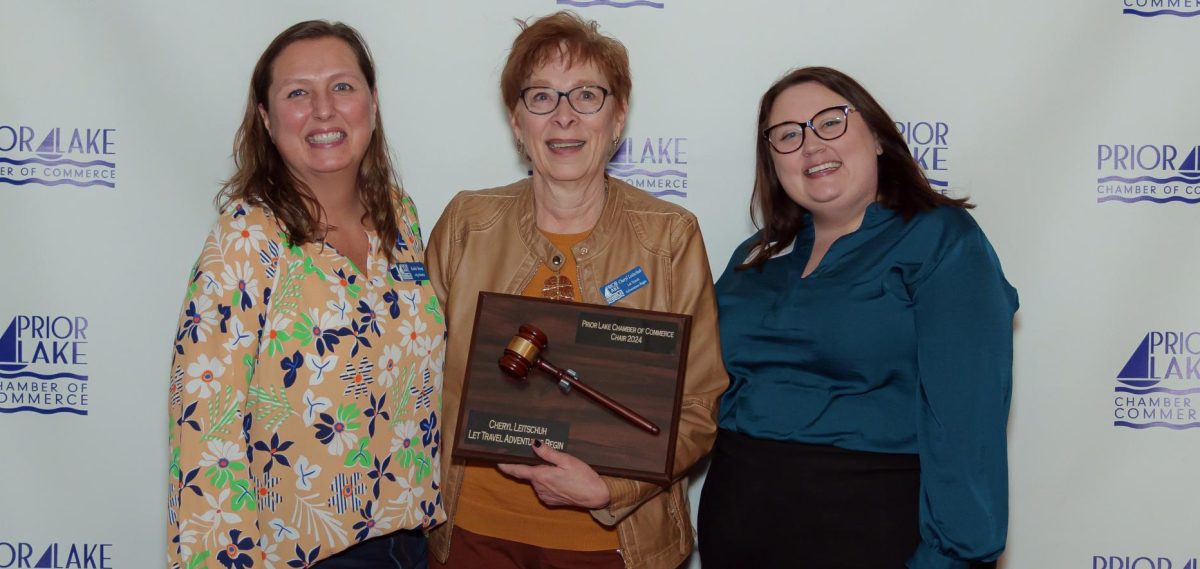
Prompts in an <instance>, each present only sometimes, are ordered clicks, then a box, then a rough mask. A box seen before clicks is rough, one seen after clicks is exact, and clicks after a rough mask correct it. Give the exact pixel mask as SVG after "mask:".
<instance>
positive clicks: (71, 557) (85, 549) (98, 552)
mask: <svg viewBox="0 0 1200 569" xmlns="http://www.w3.org/2000/svg"><path fill="white" fill-rule="evenodd" d="M112 549H113V546H112V544H111V543H58V542H52V543H50V544H44V543H43V544H32V543H28V542H23V541H4V540H3V538H0V569H9V568H12V569H42V568H45V569H73V568H75V567H78V568H80V569H113V568H114V567H115V565H113V564H112V562H113V559H112Z"/></svg>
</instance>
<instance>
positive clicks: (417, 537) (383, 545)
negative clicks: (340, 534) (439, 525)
mask: <svg viewBox="0 0 1200 569" xmlns="http://www.w3.org/2000/svg"><path fill="white" fill-rule="evenodd" d="M427 567H428V565H427V564H426V561H425V534H423V533H421V530H401V531H397V532H394V533H390V534H387V535H382V536H379V537H376V538H374V539H370V540H367V541H364V542H362V543H360V544H358V545H354V546H352V547H351V548H350V549H347V550H345V551H343V552H341V553H338V554H337V555H334V556H333V557H330V558H329V559H326V560H324V561H321V562H320V563H317V564H316V565H314V566H313V569H427Z"/></svg>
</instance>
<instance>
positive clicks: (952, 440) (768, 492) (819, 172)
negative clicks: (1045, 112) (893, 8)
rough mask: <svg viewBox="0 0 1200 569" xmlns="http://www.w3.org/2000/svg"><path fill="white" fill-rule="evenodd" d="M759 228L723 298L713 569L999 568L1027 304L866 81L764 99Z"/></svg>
mask: <svg viewBox="0 0 1200 569" xmlns="http://www.w3.org/2000/svg"><path fill="white" fill-rule="evenodd" d="M758 129H759V132H760V133H761V136H760V137H759V139H758V149H757V157H758V158H757V162H758V163H757V172H756V179H755V187H754V198H753V205H752V208H751V210H752V214H753V215H754V216H755V219H756V222H757V223H758V224H759V226H760V227H761V230H760V231H759V232H758V233H757V234H755V235H754V236H752V237H751V238H750V239H748V240H746V241H745V242H744V243H742V245H741V246H739V247H738V248H737V250H736V251H735V252H734V254H733V258H732V259H731V260H730V262H729V265H728V267H727V268H726V270H725V273H724V274H723V275H722V276H721V278H720V280H719V281H718V282H717V298H718V308H719V313H720V326H721V351H722V355H723V356H724V359H725V367H726V369H727V370H728V372H729V375H730V386H729V390H728V391H726V392H725V394H724V396H723V397H722V399H721V410H720V419H719V421H720V430H719V432H718V435H717V441H716V445H715V447H714V452H713V459H712V465H711V468H710V470H709V472H708V476H707V479H706V482H705V485H704V489H703V493H702V495H701V501H700V519H699V526H700V554H701V560H702V562H703V563H704V566H705V567H706V568H709V567H713V568H720V567H821V568H823V569H824V568H835V567H837V568H863V569H876V568H883V567H909V568H911V569H966V568H968V567H975V566H984V565H985V564H988V562H991V561H993V560H995V559H996V558H997V557H998V556H999V555H1000V553H1001V552H1002V551H1003V550H1004V543H1005V536H1006V532H1007V525H1008V506H1007V499H1008V495H1007V444H1006V435H1005V428H1006V423H1007V418H1008V405H1009V398H1010V393H1011V386H1012V320H1013V314H1014V313H1015V312H1016V310H1017V294H1016V290H1015V289H1013V287H1012V286H1010V285H1009V284H1008V281H1007V280H1005V278H1004V274H1003V272H1002V271H1001V269H1000V262H999V260H998V259H997V257H996V254H995V252H994V251H993V250H992V247H991V245H990V244H989V243H988V240H987V238H986V237H985V236H984V234H983V232H982V231H981V230H980V229H979V226H978V225H977V224H976V223H975V221H974V219H972V218H971V216H970V215H969V214H968V213H967V211H966V210H967V209H968V208H970V207H972V206H971V205H970V204H968V203H967V202H966V200H962V199H953V198H950V197H947V196H945V195H942V194H939V193H938V192H936V191H934V190H933V189H932V188H931V187H930V185H929V183H928V181H927V180H926V179H925V177H924V175H923V174H922V172H921V170H920V168H919V167H918V165H917V164H916V162H915V161H914V160H913V158H912V156H911V155H910V154H909V150H908V148H907V146H906V145H905V143H904V140H903V138H902V137H901V135H900V133H899V131H898V130H897V129H896V127H895V123H894V122H893V121H892V119H891V118H890V117H889V116H888V115H887V113H886V112H885V111H884V110H883V108H882V107H880V105H879V104H878V103H877V102H876V101H875V99H874V98H872V97H871V95H870V94H869V93H867V91H866V90H865V89H864V88H863V87H862V86H861V85H859V84H858V83H857V82H855V81H854V80H853V79H851V78H850V77H848V76H846V75H845V74H843V73H841V72H839V71H836V70H833V69H829V68H823V67H809V68H804V69H799V70H795V71H793V72H791V73H789V74H788V75H787V76H785V77H784V78H782V79H780V80H779V81H778V82H776V83H775V84H774V85H772V86H771V88H770V89H768V90H767V92H766V94H764V95H763V98H762V105H761V107H760V111H759V119H758Z"/></svg>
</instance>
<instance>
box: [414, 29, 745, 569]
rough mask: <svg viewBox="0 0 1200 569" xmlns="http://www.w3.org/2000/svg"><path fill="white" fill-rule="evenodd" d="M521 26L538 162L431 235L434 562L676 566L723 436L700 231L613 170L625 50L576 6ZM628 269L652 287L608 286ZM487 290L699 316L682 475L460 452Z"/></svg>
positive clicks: (519, 64) (517, 118)
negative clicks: (698, 467) (435, 357)
mask: <svg viewBox="0 0 1200 569" xmlns="http://www.w3.org/2000/svg"><path fill="white" fill-rule="evenodd" d="M523 28H524V29H523V30H522V31H521V33H520V34H518V35H517V38H516V39H515V40H514V41H513V45H512V51H511V52H510V53H509V56H508V60H507V62H506V64H505V66H504V71H503V72H502V73H501V76H500V91H501V95H502V97H503V101H504V105H505V108H507V109H508V114H509V125H510V126H511V127H512V133H513V136H514V138H516V141H517V144H516V146H517V151H518V153H520V155H521V157H522V158H523V159H525V160H527V161H528V163H529V166H530V170H531V171H532V175H531V176H530V177H528V178H525V179H522V180H519V181H517V182H515V183H512V184H509V185H507V186H504V187H500V188H493V189H488V190H480V191H473V192H462V193H460V194H459V195H458V196H455V198H454V199H453V200H452V201H451V202H450V204H449V205H447V206H446V210H445V211H444V212H443V213H442V217H441V219H439V220H438V222H437V225H436V226H435V227H434V228H433V232H432V233H431V234H430V237H429V255H428V257H429V267H430V270H429V275H430V278H431V279H432V280H433V285H434V288H435V289H436V290H437V293H438V297H439V298H440V299H441V300H442V301H444V302H445V311H446V321H447V323H448V325H449V328H450V336H449V339H448V345H449V347H450V349H449V353H450V357H449V358H448V359H447V360H446V383H445V386H444V387H445V392H444V393H445V398H444V400H443V402H444V406H445V412H444V416H445V417H446V420H445V422H443V427H444V436H443V439H442V442H443V444H444V445H446V446H445V447H444V448H443V453H442V456H443V466H444V470H443V472H444V475H443V477H442V492H443V495H444V496H445V502H446V511H447V512H448V513H449V514H450V520H449V521H448V522H447V523H445V524H443V525H442V526H441V527H439V528H437V529H436V530H434V531H433V533H431V534H430V537H429V550H430V554H431V557H432V558H433V559H431V562H430V565H431V566H434V567H449V568H455V569H457V568H464V569H473V568H476V567H487V568H488V569H506V568H526V567H528V568H533V567H539V568H540V567H547V568H550V567H561V568H567V567H569V568H583V567H605V568H629V569H634V568H639V569H640V568H646V569H657V568H662V569H674V568H675V567H678V566H679V564H680V563H681V562H682V561H684V560H685V559H686V558H687V556H688V554H689V553H690V552H691V549H692V527H691V523H690V521H689V519H688V518H689V516H688V513H687V512H688V505H687V471H688V470H689V469H690V468H691V467H692V465H694V464H695V463H696V461H697V460H699V459H700V458H701V457H703V456H704V455H705V454H706V453H707V452H708V450H709V447H710V446H711V444H712V437H713V436H714V434H715V431H716V399H717V397H718V396H719V395H720V393H721V391H722V390H724V389H725V386H726V378H725V373H724V370H723V369H722V368H721V360H720V356H719V354H718V353H717V352H716V345H717V335H716V334H717V323H716V304H715V302H714V298H713V289H712V276H711V273H710V272H709V267H708V258H707V255H706V253H705V251H704V242H703V240H702V239H701V236H700V229H699V226H698V224H697V223H696V218H695V216H693V215H692V214H691V213H689V212H688V211H687V210H685V209H683V208H682V207H679V206H677V205H675V204H671V203H667V202H665V201H662V200H659V199H657V198H654V197H652V196H649V195H647V194H646V193H645V192H643V191H641V190H639V189H637V188H634V187H632V186H630V185H628V184H625V183H624V182H622V181H620V180H616V179H612V178H609V177H608V176H607V175H606V174H605V170H606V166H607V164H608V160H609V158H610V157H611V156H612V154H613V151H614V150H615V149H616V145H617V143H618V141H619V140H620V138H621V130H622V128H623V127H624V126H625V116H626V111H627V110H628V105H629V93H630V89H631V87H632V82H631V80H630V73H629V58H628V56H627V55H626V51H625V47H624V46H623V45H621V43H620V42H618V41H617V40H615V39H613V38H610V37H608V36H605V35H603V34H601V33H600V31H599V30H598V29H597V26H596V24H595V23H594V22H589V21H586V20H583V19H582V18H580V17H579V16H577V15H575V14H572V13H570V12H559V13H556V14H552V15H549V16H546V17H544V18H541V19H538V20H537V21H535V22H533V23H532V24H529V25H528V26H523ZM631 271H636V273H637V274H641V275H642V276H643V278H642V279H639V282H640V283H641V285H644V286H640V288H636V289H635V288H632V287H631V288H629V289H627V290H626V292H628V294H626V295H625V296H623V297H620V298H619V299H616V298H614V299H611V302H610V301H609V300H606V298H605V295H604V294H603V289H604V287H605V285H606V284H608V283H613V282H616V281H617V280H618V279H619V278H621V277H622V275H623V274H630V272H631ZM480 291H494V292H502V293H508V294H520V295H525V296H533V297H539V298H550V299H554V300H566V301H572V300H573V301H576V302H584V303H591V304H602V305H603V304H609V303H617V304H616V306H620V307H628V308H638V309H646V310H658V311H666V312H674V313H682V314H690V315H691V316H692V327H691V339H690V343H689V344H688V351H687V356H686V357H687V374H686V377H685V379H684V384H683V395H682V406H681V409H680V411H679V426H678V436H677V437H676V439H675V444H676V447H675V462H674V464H673V468H672V471H673V472H674V475H675V476H676V478H675V480H673V481H672V482H671V483H670V484H668V485H658V484H652V483H648V482H641V481H637V480H631V479H627V478H619V477H610V476H600V475H599V474H597V473H596V471H595V470H593V469H592V468H591V467H590V466H588V465H587V464H586V463H584V462H583V461H581V460H579V459H578V458H576V457H574V456H572V455H570V454H569V453H567V452H560V451H557V450H554V449H551V448H550V445H546V444H534V445H533V446H534V448H533V449H532V451H533V453H534V454H536V455H537V457H538V458H540V459H541V460H543V461H545V464H541V465H537V466H527V465H519V464H502V465H500V466H499V467H498V468H497V466H496V465H494V464H488V463H483V462H476V461H464V460H451V453H450V448H449V447H450V446H451V445H453V444H454V440H455V439H454V433H455V432H456V430H457V429H462V428H464V426H463V425H458V424H456V422H457V417H458V412H459V407H460V405H461V398H462V395H463V391H464V373H465V371H466V367H467V361H466V360H467V357H466V356H467V352H468V346H469V343H470V340H471V330H472V328H473V323H474V317H475V307H476V303H477V300H478V298H479V292H480ZM663 431H664V434H665V433H669V432H672V431H671V430H670V429H668V428H664V429H663Z"/></svg>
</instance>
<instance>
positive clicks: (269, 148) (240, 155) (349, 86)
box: [167, 21, 445, 569]
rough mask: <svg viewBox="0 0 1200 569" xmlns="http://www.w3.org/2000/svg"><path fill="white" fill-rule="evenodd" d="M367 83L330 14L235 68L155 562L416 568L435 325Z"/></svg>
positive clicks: (362, 50)
mask: <svg viewBox="0 0 1200 569" xmlns="http://www.w3.org/2000/svg"><path fill="white" fill-rule="evenodd" d="M375 85H376V78H375V65H374V62H373V61H372V59H371V55H370V52H369V51H368V50H367V46H366V44H365V42H364V41H363V39H362V37H361V36H360V35H359V34H358V32H356V31H355V30H354V29H353V28H351V27H349V26H347V25H345V24H341V23H330V22H325V21H308V22H301V23H298V24H296V25H294V26H292V27H290V28H288V29H287V30H285V31H284V32H283V33H281V34H279V36H277V37H276V38H275V39H274V40H273V41H272V42H271V43H270V45H268V46H267V49H266V50H265V51H264V52H263V54H262V56H261V57H260V58H259V60H258V64H257V65H256V66H255V68H254V72H253V75H252V76H251V84H250V95H249V98H248V100H247V103H246V112H245V116H244V118H243V121H242V125H241V127H240V128H239V130H238V133H237V137H236V141H235V145H234V160H235V163H236V166H237V172H236V173H235V174H234V175H233V177H232V178H231V179H230V180H229V182H228V183H227V184H226V185H225V187H224V189H223V190H222V191H221V193H220V196H219V198H218V203H219V209H220V217H219V219H218V221H217V223H216V225H215V226H214V228H213V230H212V231H211V232H210V233H209V235H208V240H207V241H206V242H205V244H204V247H203V249H202V251H201V254H200V259H199V261H198V262H197V264H196V267H195V269H194V270H193V272H192V275H191V279H190V285H189V288H188V293H187V296H186V299H185V300H184V307H183V311H182V314H181V317H180V324H179V328H178V332H177V333H176V335H175V355H174V361H173V363H172V368H171V369H172V373H171V390H170V412H171V419H172V421H171V427H170V445H171V464H170V481H171V485H170V495H169V500H168V502H169V523H168V539H169V542H168V546H167V559H168V563H167V565H168V567H182V568H191V567H203V566H210V567H211V566H217V565H220V566H224V567H233V568H245V567H261V566H263V565H264V563H263V562H266V563H265V564H273V565H274V566H276V567H279V566H283V565H285V564H286V566H289V567H320V568H321V569H335V568H344V567H365V566H369V567H389V568H393V569H399V568H401V567H403V568H404V569H409V568H411V567H424V565H425V541H424V537H423V536H422V534H421V529H423V528H428V527H431V526H433V525H434V524H436V523H438V522H440V521H441V520H442V519H443V517H444V515H443V513H442V509H441V499H440V496H439V494H438V491H437V486H436V480H437V479H438V476H439V470H440V467H439V460H438V459H439V457H438V446H439V444H440V432H439V426H438V417H437V409H436V407H435V406H434V405H433V403H432V402H436V401H437V398H436V394H434V393H433V392H434V390H435V387H436V385H438V384H440V382H441V378H440V373H441V367H442V365H441V361H442V358H443V357H444V345H443V338H444V334H445V327H444V325H443V324H442V320H441V317H440V315H439V314H437V313H436V312H434V311H432V310H428V309H427V308H428V306H427V303H430V301H431V300H433V291H432V288H431V287H430V284H429V281H428V280H427V278H426V277H425V269H424V259H423V246H422V243H421V237H420V235H421V234H420V229H419V227H418V224H417V218H416V210H415V208H414V207H413V204H412V201H411V200H410V199H409V198H408V196H407V195H406V194H405V193H404V192H403V191H402V190H401V189H400V188H399V184H398V183H397V180H396V177H395V175H394V171H393V168H392V165H391V159H390V157H389V154H388V146H387V141H386V139H385V138H384V135H383V129H382V127H381V124H380V122H381V114H380V112H379V100H378V94H377V93H376V90H375ZM429 306H436V302H433V303H430V304H429Z"/></svg>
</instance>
